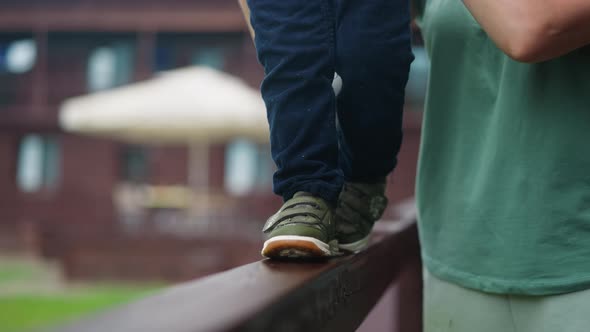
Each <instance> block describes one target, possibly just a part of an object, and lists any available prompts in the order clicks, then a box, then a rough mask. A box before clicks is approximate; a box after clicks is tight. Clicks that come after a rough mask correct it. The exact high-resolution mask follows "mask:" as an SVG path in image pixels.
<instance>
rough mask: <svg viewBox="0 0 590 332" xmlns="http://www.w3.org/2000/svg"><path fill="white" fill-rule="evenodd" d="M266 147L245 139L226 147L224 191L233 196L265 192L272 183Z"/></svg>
mask: <svg viewBox="0 0 590 332" xmlns="http://www.w3.org/2000/svg"><path fill="white" fill-rule="evenodd" d="M268 150H269V149H268V146H266V145H264V146H260V145H257V144H255V143H253V142H251V141H248V140H245V139H238V140H235V141H233V142H231V143H230V144H228V145H227V149H226V152H225V176H224V186H225V190H226V191H227V192H228V193H230V194H233V195H244V194H247V193H249V192H252V191H255V190H258V189H263V190H266V189H267V188H268V187H270V185H271V183H272V172H273V169H272V164H271V162H272V161H271V159H270V153H269V152H268Z"/></svg>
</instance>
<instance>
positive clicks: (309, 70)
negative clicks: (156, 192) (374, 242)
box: [248, 0, 342, 203]
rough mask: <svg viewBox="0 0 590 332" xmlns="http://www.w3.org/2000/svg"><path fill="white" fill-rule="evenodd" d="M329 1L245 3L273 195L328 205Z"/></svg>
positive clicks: (331, 131)
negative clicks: (259, 73) (304, 195)
mask: <svg viewBox="0 0 590 332" xmlns="http://www.w3.org/2000/svg"><path fill="white" fill-rule="evenodd" d="M332 1H333V0H311V1H309V0H248V5H249V7H250V11H251V23H252V26H253V28H254V31H255V35H256V37H255V44H256V49H257V52H258V58H259V61H260V63H261V64H262V65H263V66H264V70H265V74H266V76H265V79H264V81H263V83H262V88H261V90H262V96H263V98H264V101H265V103H266V107H267V111H268V121H269V124H270V139H271V151H272V156H273V159H274V161H275V163H276V165H277V167H278V170H277V172H276V173H275V175H274V191H275V193H277V194H278V195H281V196H283V198H284V199H285V200H288V199H290V198H291V197H292V196H293V194H294V193H296V192H298V191H305V192H310V193H312V194H313V195H315V196H319V197H321V198H323V199H325V200H326V201H328V202H330V203H335V201H336V199H337V196H338V192H339V191H340V188H341V185H342V183H341V182H342V180H341V171H340V170H339V169H338V143H337V133H336V125H335V118H336V115H335V96H334V93H333V91H332V86H331V83H332V79H333V77H334V71H335V69H334V50H335V45H334V38H335V36H334V13H333V2H332Z"/></svg>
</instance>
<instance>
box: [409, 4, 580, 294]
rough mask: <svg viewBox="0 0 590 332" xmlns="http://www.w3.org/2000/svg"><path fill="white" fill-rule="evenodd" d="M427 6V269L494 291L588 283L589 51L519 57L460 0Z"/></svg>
mask: <svg viewBox="0 0 590 332" xmlns="http://www.w3.org/2000/svg"><path fill="white" fill-rule="evenodd" d="M422 14H423V15H422V16H421V17H420V25H421V28H422V33H423V36H424V40H425V44H426V49H427V52H428V54H429V56H430V59H431V65H432V67H431V72H430V81H429V88H428V94H427V103H426V110H425V114H424V124H423V137H422V147H421V154H420V163H419V175H418V182H417V199H418V216H419V217H418V218H419V228H420V237H421V242H422V247H423V260H424V263H425V265H426V267H427V268H428V269H429V271H430V272H431V273H432V274H434V275H435V276H438V277H439V278H441V279H446V280H448V281H452V282H455V283H457V284H459V285H462V286H464V287H468V288H475V289H478V290H482V291H486V292H493V293H512V294H531V295H542V294H557V293H564V292H570V291H576V290H581V289H586V288H590V148H589V144H590V52H588V50H584V49H581V50H577V51H574V52H572V53H570V54H568V55H567V56H563V57H560V58H558V59H555V60H551V61H547V62H543V63H539V64H524V63H519V62H516V61H514V60H511V59H510V58H509V57H508V56H506V55H505V54H504V53H502V52H501V51H500V50H499V49H498V48H497V47H496V46H495V44H494V43H493V42H492V41H491V40H490V38H489V37H488V36H487V34H486V33H485V32H484V31H483V30H482V29H481V27H480V26H479V25H478V24H477V22H476V21H475V19H474V18H473V17H472V16H471V14H470V13H469V11H468V10H467V9H466V7H465V6H464V5H463V2H462V1H459V0H431V1H426V6H425V7H424V12H423V13H422Z"/></svg>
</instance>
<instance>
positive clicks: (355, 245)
mask: <svg viewBox="0 0 590 332" xmlns="http://www.w3.org/2000/svg"><path fill="white" fill-rule="evenodd" d="M370 238H371V235H370V234H369V235H367V236H365V237H364V238H362V239H360V240H358V241H356V242H352V243H346V244H343V243H339V244H338V247H339V248H340V249H342V250H346V251H349V252H352V253H355V254H356V253H358V252H361V251H363V250H365V249H367V247H368V246H369V239H370Z"/></svg>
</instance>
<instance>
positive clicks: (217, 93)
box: [59, 67, 269, 190]
mask: <svg viewBox="0 0 590 332" xmlns="http://www.w3.org/2000/svg"><path fill="white" fill-rule="evenodd" d="M59 121H60V125H61V126H62V127H63V128H64V130H66V131H71V132H78V133H84V134H90V135H99V136H106V137H111V138H115V139H121V140H124V141H128V142H136V143H155V144H167V143H168V144H170V143H172V144H179V143H181V144H188V145H189V147H190V150H189V151H190V152H189V155H190V157H189V185H190V186H191V187H193V188H195V187H197V183H201V185H202V186H204V188H203V189H204V190H207V186H208V146H209V143H211V142H224V141H228V140H231V139H232V138H235V137H245V138H250V139H252V140H256V141H267V140H268V136H269V135H268V124H267V120H266V113H265V107H264V103H263V101H262V98H261V96H260V93H259V92H258V91H256V90H254V89H252V88H250V87H249V86H247V85H246V84H245V83H244V82H242V81H241V80H240V79H238V78H235V77H233V76H231V75H229V74H226V73H223V72H220V71H217V70H214V69H211V68H207V67H190V68H185V69H178V70H173V71H169V72H164V73H162V74H159V75H157V76H156V77H154V78H153V79H150V80H147V81H144V82H139V83H135V84H130V85H127V86H124V87H120V88H116V89H112V90H108V91H104V92H98V93H93V94H89V95H85V96H81V97H75V98H71V99H68V100H66V101H65V102H64V103H63V105H62V107H61V110H60V114H59ZM197 170H200V174H199V173H197ZM199 175H201V176H203V179H201V181H198V180H199V179H198V176H199Z"/></svg>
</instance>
